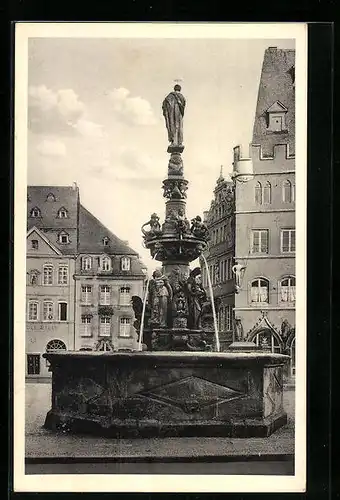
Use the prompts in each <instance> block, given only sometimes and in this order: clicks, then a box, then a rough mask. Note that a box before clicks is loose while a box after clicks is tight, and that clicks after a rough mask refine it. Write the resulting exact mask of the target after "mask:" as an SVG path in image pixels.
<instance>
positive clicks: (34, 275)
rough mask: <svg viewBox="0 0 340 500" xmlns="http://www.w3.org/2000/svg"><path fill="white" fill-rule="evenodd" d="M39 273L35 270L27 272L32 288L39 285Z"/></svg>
mask: <svg viewBox="0 0 340 500" xmlns="http://www.w3.org/2000/svg"><path fill="white" fill-rule="evenodd" d="M39 274H40V273H39V271H38V270H37V269H33V270H32V271H30V272H29V284H30V285H32V286H35V285H38V284H39Z"/></svg>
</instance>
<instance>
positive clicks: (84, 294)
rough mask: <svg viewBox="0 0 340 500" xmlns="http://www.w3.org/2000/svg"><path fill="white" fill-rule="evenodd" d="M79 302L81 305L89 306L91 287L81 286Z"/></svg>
mask: <svg viewBox="0 0 340 500" xmlns="http://www.w3.org/2000/svg"><path fill="white" fill-rule="evenodd" d="M81 301H82V303H83V304H91V302H92V286H91V285H82V286H81Z"/></svg>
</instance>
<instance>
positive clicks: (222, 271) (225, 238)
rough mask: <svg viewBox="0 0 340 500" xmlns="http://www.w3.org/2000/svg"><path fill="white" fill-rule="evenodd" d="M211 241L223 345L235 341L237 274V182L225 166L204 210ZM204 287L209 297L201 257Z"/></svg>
mask: <svg viewBox="0 0 340 500" xmlns="http://www.w3.org/2000/svg"><path fill="white" fill-rule="evenodd" d="M204 222H205V224H206V225H207V227H208V229H209V234H210V241H209V245H208V248H207V250H206V251H205V252H204V255H205V258H206V261H207V264H208V270H209V277H210V282H211V285H212V289H213V294H214V297H216V298H218V299H219V301H220V302H219V306H218V310H217V311H216V313H217V322H218V329H219V332H220V343H221V348H222V349H225V348H227V346H228V344H230V343H231V342H232V340H233V336H232V331H233V318H234V306H235V304H234V290H235V287H234V277H233V272H232V267H233V264H234V255H235V217H234V185H233V182H232V181H231V180H230V179H229V180H226V179H225V178H224V177H223V173H222V167H221V173H220V176H219V178H218V179H217V182H216V186H215V189H214V197H213V200H212V202H211V206H210V209H209V210H208V211H206V212H205V213H204ZM200 266H201V269H202V281H203V286H204V288H205V290H206V292H207V294H208V296H209V283H208V272H207V269H206V267H205V264H204V261H203V259H201V260H200Z"/></svg>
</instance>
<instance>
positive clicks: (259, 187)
mask: <svg viewBox="0 0 340 500" xmlns="http://www.w3.org/2000/svg"><path fill="white" fill-rule="evenodd" d="M255 203H256V204H257V205H262V184H261V182H257V183H256V184H255Z"/></svg>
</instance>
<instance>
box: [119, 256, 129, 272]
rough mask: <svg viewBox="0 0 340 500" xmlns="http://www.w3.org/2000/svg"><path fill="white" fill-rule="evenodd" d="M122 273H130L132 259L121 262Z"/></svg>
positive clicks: (127, 258) (124, 259)
mask: <svg viewBox="0 0 340 500" xmlns="http://www.w3.org/2000/svg"><path fill="white" fill-rule="evenodd" d="M120 265H121V270H122V271H130V259H129V257H123V258H122V260H121V261H120Z"/></svg>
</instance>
